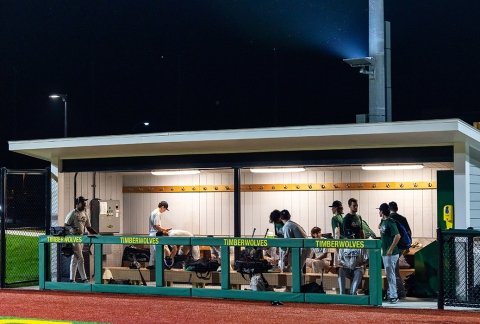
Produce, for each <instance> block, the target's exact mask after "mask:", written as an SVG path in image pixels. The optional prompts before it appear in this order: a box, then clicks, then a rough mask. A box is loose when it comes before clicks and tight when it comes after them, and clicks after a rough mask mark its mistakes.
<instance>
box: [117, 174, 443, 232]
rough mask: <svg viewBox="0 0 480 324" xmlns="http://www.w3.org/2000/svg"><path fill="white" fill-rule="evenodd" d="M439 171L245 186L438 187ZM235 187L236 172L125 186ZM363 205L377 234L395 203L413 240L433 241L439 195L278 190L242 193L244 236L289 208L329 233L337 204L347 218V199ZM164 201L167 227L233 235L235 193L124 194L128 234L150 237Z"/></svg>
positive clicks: (271, 177)
mask: <svg viewBox="0 0 480 324" xmlns="http://www.w3.org/2000/svg"><path fill="white" fill-rule="evenodd" d="M436 172H437V169H428V168H425V169H422V170H411V171H395V172H391V171H362V170H347V171H345V170H333V171H332V170H329V171H307V172H302V173H287V174H252V173H250V172H249V171H244V172H242V174H241V182H242V184H283V183H287V184H288V183H324V182H325V183H329V182H339V183H340V182H342V183H348V182H385V181H392V182H410V181H411V182H413V181H416V182H421V181H425V182H436ZM218 184H230V185H233V172H224V173H201V174H200V175H193V176H191V175H190V176H161V177H157V176H153V175H138V174H132V175H125V176H124V177H123V185H124V186H181V185H185V186H199V185H218ZM351 197H353V198H356V199H358V201H359V214H360V215H361V216H362V218H363V219H364V220H365V221H366V222H367V223H368V224H369V225H370V227H371V228H372V229H373V230H374V231H376V232H377V234H378V230H377V227H378V223H379V221H380V220H379V217H378V210H377V209H376V208H377V207H378V206H379V205H380V203H382V202H387V203H388V202H389V201H392V200H394V201H396V202H397V203H398V206H399V213H400V214H402V215H404V216H405V217H407V219H408V221H409V223H410V226H411V228H412V230H413V236H414V237H427V238H433V237H435V229H436V227H437V217H436V215H437V207H436V206H437V195H436V190H435V189H432V190H343V191H311V192H307V191H285V192H283V191H275V192H268V191H265V192H243V193H241V200H242V204H241V210H242V215H241V222H242V229H241V232H242V235H246V236H249V235H251V234H252V231H253V228H256V235H264V233H265V231H266V230H267V229H270V230H272V229H273V227H272V224H269V223H268V216H269V214H270V212H271V211H272V210H273V209H279V210H282V209H288V210H289V211H290V213H291V214H292V220H294V221H296V222H298V223H299V224H300V225H302V226H303V227H304V228H305V230H306V231H308V232H309V230H310V228H312V227H313V226H319V227H321V228H322V230H323V232H324V233H327V232H331V231H332V229H331V222H330V219H331V216H332V215H331V209H330V208H329V207H328V206H329V205H330V204H331V203H332V201H333V200H341V201H342V202H343V205H344V211H345V213H346V212H348V206H347V201H348V199H349V198H351ZM161 200H166V201H168V203H169V209H170V211H169V212H167V214H166V215H165V217H164V220H163V223H162V225H163V226H166V227H173V228H178V229H185V230H188V231H191V232H192V233H194V234H198V235H233V193H231V192H219V193H211V192H209V193H201V192H199V193H196V192H195V193H191V192H189V193H124V194H123V206H124V209H123V210H124V233H126V234H127V233H128V234H146V233H147V230H148V216H149V215H150V212H151V211H152V210H153V209H154V208H156V207H157V205H158V202H159V201H161Z"/></svg>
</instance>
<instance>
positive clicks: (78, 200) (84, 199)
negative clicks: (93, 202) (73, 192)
mask: <svg viewBox="0 0 480 324" xmlns="http://www.w3.org/2000/svg"><path fill="white" fill-rule="evenodd" d="M87 200H88V199H87V198H85V197H83V196H80V197H78V198H77V199H75V203H76V204H79V203H82V202H85V201H87Z"/></svg>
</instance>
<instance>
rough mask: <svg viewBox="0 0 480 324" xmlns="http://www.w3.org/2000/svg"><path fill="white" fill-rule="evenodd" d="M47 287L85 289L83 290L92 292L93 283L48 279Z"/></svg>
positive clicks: (69, 289)
mask: <svg viewBox="0 0 480 324" xmlns="http://www.w3.org/2000/svg"><path fill="white" fill-rule="evenodd" d="M45 289H46V290H67V291H83V292H91V291H92V285H91V284H86V283H85V284H84V283H76V282H52V281H46V282H45Z"/></svg>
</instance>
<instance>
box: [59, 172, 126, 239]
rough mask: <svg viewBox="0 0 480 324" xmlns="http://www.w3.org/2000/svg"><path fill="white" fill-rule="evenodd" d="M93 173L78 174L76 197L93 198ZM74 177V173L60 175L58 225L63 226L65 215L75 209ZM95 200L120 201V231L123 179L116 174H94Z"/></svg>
mask: <svg viewBox="0 0 480 324" xmlns="http://www.w3.org/2000/svg"><path fill="white" fill-rule="evenodd" d="M93 174H94V173H93V172H79V173H78V175H77V197H78V196H84V197H85V198H88V199H89V200H91V199H92V198H93V183H94V180H93ZM74 177H75V173H74V172H72V173H60V174H59V177H58V180H59V188H61V189H59V194H58V199H59V215H58V224H64V220H65V216H66V214H67V213H68V212H69V211H70V210H72V209H73V208H75V206H74V198H75V197H74V192H75V189H74ZM95 185H96V189H95V198H99V199H105V200H110V199H112V200H119V201H120V217H121V221H120V229H121V231H122V228H123V227H122V226H123V225H122V223H123V221H122V220H123V194H122V188H123V177H122V175H121V174H118V173H107V172H96V173H95Z"/></svg>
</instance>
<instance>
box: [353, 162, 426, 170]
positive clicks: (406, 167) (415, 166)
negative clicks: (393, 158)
mask: <svg viewBox="0 0 480 324" xmlns="http://www.w3.org/2000/svg"><path fill="white" fill-rule="evenodd" d="M419 169H423V165H421V164H403V165H402V164H395V165H363V166H362V170H367V171H385V170H419Z"/></svg>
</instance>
